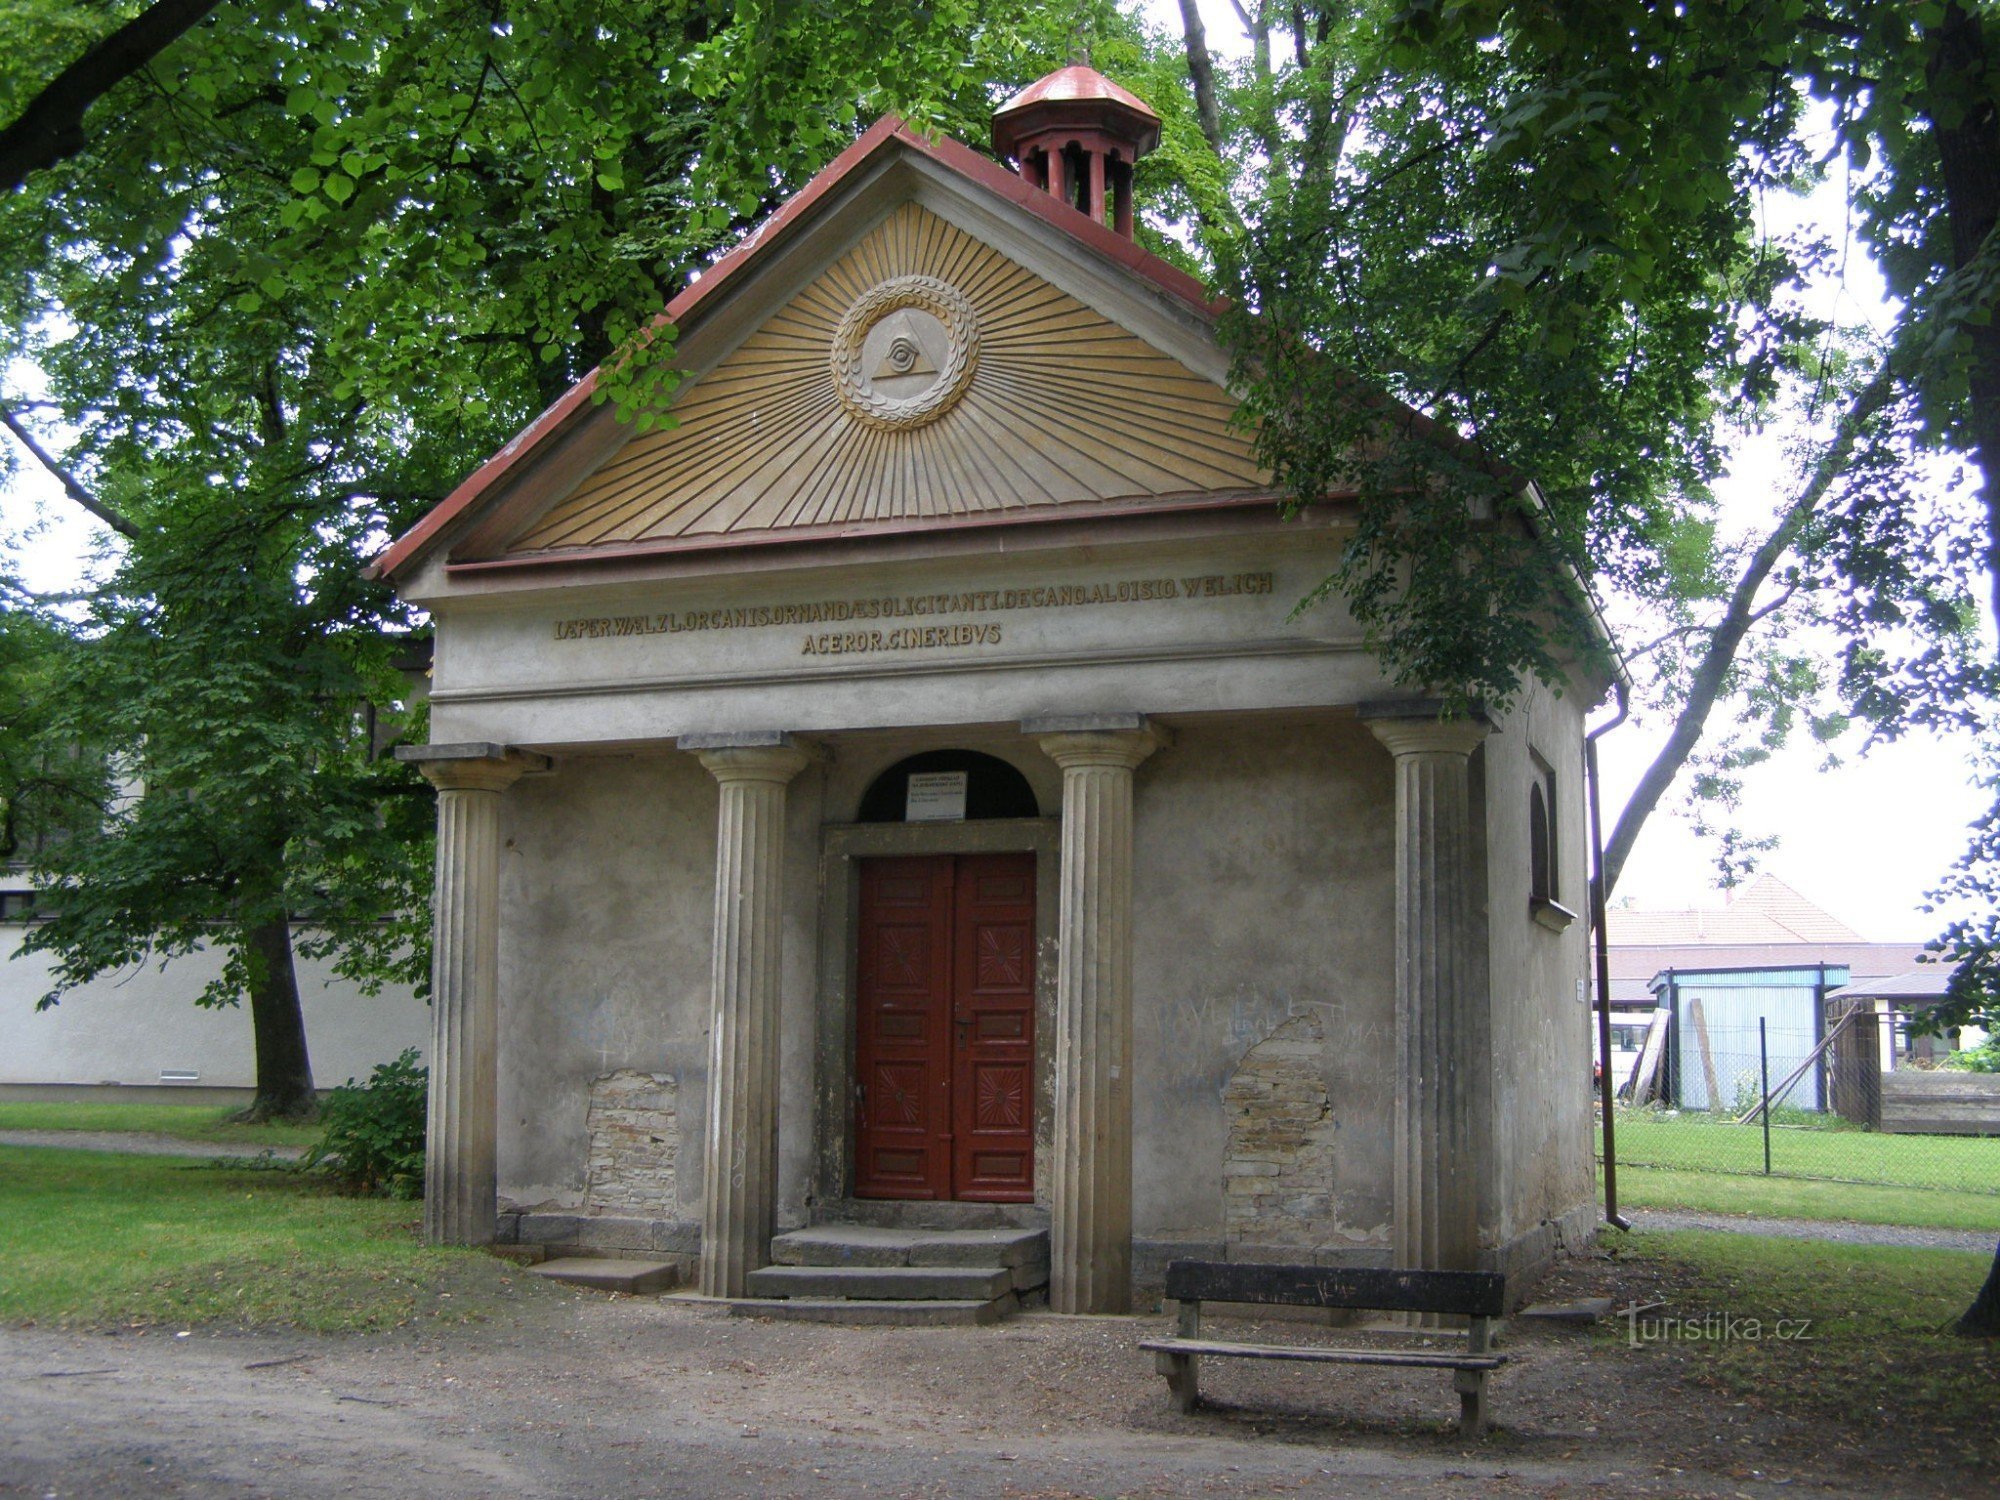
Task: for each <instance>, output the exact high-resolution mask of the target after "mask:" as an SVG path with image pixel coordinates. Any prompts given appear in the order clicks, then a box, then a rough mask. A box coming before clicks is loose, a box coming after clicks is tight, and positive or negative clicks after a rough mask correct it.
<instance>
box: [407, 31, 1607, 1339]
mask: <svg viewBox="0 0 2000 1500" xmlns="http://www.w3.org/2000/svg"><path fill="white" fill-rule="evenodd" d="M1158 131H1159V121H1158V119H1157V117H1156V116H1155V115H1154V114H1153V112H1152V111H1151V110H1150V109H1149V108H1148V107H1147V106H1146V105H1145V104H1143V103H1142V102H1141V101H1139V100H1138V99H1136V98H1134V97H1133V96H1132V95H1130V94H1128V93H1126V92H1125V91H1124V90H1122V89H1120V88H1118V87H1117V86H1116V85H1114V84H1112V83H1111V82H1110V81H1109V80H1107V79H1105V78H1103V77H1102V76H1101V75H1099V74H1097V73H1095V72H1093V71H1091V70H1090V69H1088V68H1083V67H1070V68H1065V69H1063V70H1061V71H1060V72H1057V73H1055V74H1052V75H1050V76H1049V77H1048V78H1046V79H1043V80H1042V81H1041V82H1040V83H1038V84H1036V85H1035V86H1034V87H1033V88H1031V89H1029V90H1028V91H1026V92H1025V93H1023V94H1022V95H1020V96H1018V97H1017V98H1016V99H1014V100H1013V101H1011V102H1010V103H1009V104H1008V105H1007V106H1005V107H1004V108H1003V109H1002V110H1001V111H1000V112H999V114H998V115H997V116H996V117H995V120H994V146H995V148H996V151H997V153H998V155H999V156H1000V157H1001V158H1002V161H995V160H993V159H990V158H988V157H986V156H983V155H981V154H979V153H978V152H975V151H973V150H971V149H969V148H968V147H966V146H965V145H963V144H960V143H958V142H955V141H951V140H941V141H931V140H927V139H926V138H924V137H923V136H921V135H919V134H917V133H916V132H914V131H912V130H911V129H909V128H907V127H905V126H904V125H903V124H902V123H901V122H899V121H897V120H895V119H893V118H891V119H885V120H882V121H880V122H879V123H877V124H876V125H875V126H874V127H873V128H872V129H870V130H869V131H868V132H867V133H866V134H865V135H863V136H862V137H861V138H860V139H859V140H858V141H856V143H855V144H854V145H853V146H852V147H850V148H849V149H848V150H847V151H846V152H844V153H843V154H842V155H841V156H840V157H839V158H838V159H837V160H836V161H834V162H833V163H832V164H831V165H830V166H829V167H828V168H827V169H826V170H825V171H824V172H822V173H821V174H820V175H819V176H818V177H816V178H815V179H814V180H813V181H812V182H811V184H809V185H808V186H807V187H806V188H805V189H804V190H803V191H802V192H800V193H799V194H798V195H797V196H796V197H795V198H793V199H792V200H791V201H789V202H788V203H786V204H785V205H784V206H783V207H782V208H781V209H780V210H778V212H777V213H775V214H774V215H773V216H772V217H771V219H770V220H769V221H768V222H767V223H766V224H765V225H764V226H763V227H762V228H761V229H759V230H758V231H757V232H756V233H755V234H753V235H752V236H750V238H749V239H748V240H747V241H745V242H744V244H743V245H741V246H740V247H739V248H737V249H736V250H735V251H733V252H732V253H731V254H729V255H728V256H726V257H725V258H724V259H722V260H721V261H719V262H718V263H717V264H716V265H714V266H713V267H711V268H710V269H709V270H708V271H707V272H706V273H704V274H703V275H702V276H701V277H700V279H699V280H697V281H696V282H694V283H693V284H692V285H690V286H689V287H688V289H687V290H686V291H684V292H682V293H681V294H680V296H678V297H677V298H676V299H675V300H674V301H673V303H672V304H671V306H670V307H669V309H668V317H669V318H670V319H671V320H672V322H673V323H674V324H675V325H676V327H677V329H678V337H677V342H676V347H675V360H676V364H677V366H678V368H679V370H680V372H681V373H682V376H683V379H682V383H681V384H680V386H679V387H678V390H677V392H676V394H675V397H674V400H673V413H674V417H675V422H674V424H673V425H672V426H670V427H667V428H665V429H663V430H661V429H656V430H650V431H645V432H640V431H637V430H635V428H634V427H633V426H631V425H625V424H621V423H619V422H618V421H617V420H616V419H615V417H614V415H613V413H612V411H611V409H610V407H609V406H608V405H594V404H593V403H592V401H591V394H592V391H593V389H594V387H595V377H594V376H593V377H592V378H590V379H587V380H585V381H584V382H583V383H582V384H581V385H579V386H578V387H577V388H576V389H575V390H573V391H572V392H570V393H569V394H568V395H567V396H565V397H564V398H563V399H562V400H560V401H559V402H557V403H556V405H554V406H553V407H551V408H550V409H549V410H548V411H547V412H545V413H543V414H542V415H541V416H540V417H539V418H537V419H536V420H535V422H534V423H532V424H531V425H530V426H529V427H528V428H527V429H526V430H525V431H524V432H522V433H521V434H520V435H519V436H518V437H517V438H516V439H515V440H514V441H513V442H511V443H510V444H508V446H507V447H506V448H505V449H504V450H502V451H501V453H499V454H498V455H497V456H496V457H494V458H493V459H492V460H491V461H490V462H488V463H487V464H486V465H485V466H484V467H482V468H481V469H479V470H478V471H477V472H476V473H475V474H473V475H472V476H471V477H470V478H469V479H468V480H467V481H466V482H465V483H464V484H463V485H461V486H460V487H459V489H458V490H457V491H455V492H454V493H453V494H452V495H450V496H449V497H448V498H447V499H446V500H444V501H443V502H442V503H441V504H440V505H439V506H438V507H437V508H436V509H435V510H434V511H432V512H431V513H430V514H429V515H428V516H426V517H425V518H424V519H423V520H422V521H421V522H420V523H419V524H418V525H417V526H416V527H415V528H413V529H412V530H411V531H410V532H409V533H408V534H407V535H405V536H403V537H402V538H400V539H399V540H398V541H396V542H395V543H394V545H393V546H392V547H391V548H390V549H389V550H388V551H387V552H386V553H385V554H384V556H383V557H382V558H381V559H379V560H378V563H377V565H376V566H377V568H378V570H379V571H380V572H381V573H383V574H385V575H386V576H388V577H390V578H392V579H393V580H394V581H395V584H396V586H397V588H398V589H399V590H400V592H401V593H402V595H403V596H404V597H405V598H407V599H408V600H410V601H411V602H412V603H414V604H417V605H420V606H421V607H423V608H424V609H425V610H427V611H428V612H429V613H430V615H431V616H432V618H433V620H434V621H435V625H436V661H435V668H434V675H433V682H432V692H431V705H432V707H431V724H432V739H433V743H432V744H430V745H427V746H422V747H416V748H413V749H410V750H407V751H405V752H403V753H404V754H405V755H406V756H407V757H408V758H410V759H414V760H417V761H419V762H421V764H422V767H423V770H424V772H425V774H426V775H427V776H428V777H429V778H430V779H431V780H432V781H433V782H434V783H435V784H436V786H437V788H438V796H439V814H438V830H439V837H438V851H437V860H438V870H437V909H436V923H437V928H436V938H437V941H436V955H435V984H434V1006H435V1022H436V1029H435V1045H434V1047H433V1050H432V1055H431V1064H432V1096H431V1122H430V1156H429V1179H428V1183H427V1197H426V1203H425V1224H426V1229H427V1233H428V1235H429V1237H430V1238H431V1239H433V1240H434V1241H438V1242H445V1243H473V1244H477V1243H486V1242H491V1241H495V1240H501V1241H520V1242H531V1243H537V1244H544V1245H548V1246H550V1247H552V1248H553V1249H555V1250H556V1251H558V1252H561V1251H572V1252H574V1251H585V1250H587V1251H591V1252H595V1253H600V1254H601V1253H607V1252H610V1253H623V1254H632V1255H639V1254H646V1255H653V1256H659V1257H664V1258H667V1259H671V1260H674V1261H676V1262H677V1263H678V1264H679V1265H680V1267H681V1268H682V1270H683V1272H684V1274H686V1275H687V1276H689V1277H690V1278H691V1279H692V1280H694V1281H695V1282H696V1283H697V1284H698V1285H699V1287H700V1289H701V1290H702V1291H704V1292H707V1293H710V1294H712V1295H715V1296H720V1297H730V1298H738V1297H742V1296H744V1295H746V1294H747V1293H755V1292H757V1291H758V1290H759V1289H760V1286H761V1285H762V1284H761V1283H760V1282H759V1281H758V1279H757V1278H758V1275H759V1273H760V1272H763V1271H765V1268H767V1267H768V1266H769V1264H770V1260H771V1257H772V1241H773V1237H774V1235H779V1234H782V1233H784V1232H787V1231H794V1230H798V1229H801V1228H804V1227H809V1226H823V1225H840V1224H864V1225H873V1226H878V1227H884V1228H896V1227H898V1226H905V1227H924V1226H928V1227H943V1228H949V1227H959V1228H992V1229H1012V1230H1020V1231H1028V1232H1030V1233H1039V1232H1040V1231H1046V1234H1047V1242H1046V1249H1045V1250H1044V1251H1041V1252H1039V1254H1040V1255H1041V1257H1042V1259H1041V1260H1039V1261H1037V1260H1036V1259H1035V1258H1034V1257H1033V1256H1031V1257H1029V1258H1028V1260H1027V1261H1026V1262H1024V1264H1026V1265H1027V1266H1028V1270H1026V1271H1023V1272H1021V1274H1020V1275H1018V1276H1017V1278H1016V1280H1017V1283H1019V1286H1018V1289H1019V1290H1020V1291H1022V1292H1032V1291H1034V1290H1036V1289H1037V1288H1036V1287H1035V1286H1034V1285H1031V1284H1030V1283H1031V1282H1032V1281H1033V1278H1034V1276H1035V1275H1037V1274H1039V1275H1040V1277H1041V1278H1042V1280H1045V1281H1046V1283H1047V1293H1048V1297H1049V1300H1050V1303H1051V1305H1052V1306H1053V1307H1054V1308H1056V1309H1057V1310H1059V1311H1068V1312H1122V1311H1125V1310H1127V1309H1129V1308H1131V1307H1132V1306H1133V1305H1134V1299H1135V1296H1137V1297H1139V1298H1140V1299H1142V1300H1143V1299H1144V1298H1145V1296H1146V1295H1147V1293H1148V1291H1149V1289H1153V1288H1157V1287H1158V1285H1159V1282H1160V1277H1161V1273H1162V1269H1163V1266H1164V1263H1165V1261H1166V1260H1167V1259H1168V1258H1170V1257H1172V1256H1176V1255H1198V1256H1204V1257H1209V1258H1237V1257H1242V1258H1251V1259H1258V1258H1261V1259H1286V1260H1316V1261H1319V1262H1322V1263H1326V1264H1361V1265H1397V1266H1408V1267H1425V1268H1474V1267H1478V1268H1487V1269H1499V1270H1504V1271H1509V1272H1512V1273H1515V1274H1516V1275H1517V1276H1520V1275H1521V1274H1522V1273H1531V1272H1533V1271H1534V1270H1536V1269H1538V1268H1540V1267H1541V1266H1543V1265H1545V1264H1547V1263H1548V1262H1549V1261H1550V1260H1551V1259H1552V1258H1553V1257H1554V1256H1555V1255H1556V1254H1557V1253H1559V1252H1560V1251H1561V1250H1562V1249H1563V1248H1564V1247H1565V1246H1573V1245H1576V1244H1578V1243H1580V1242H1582V1241H1584V1240H1585V1239H1587V1238H1588V1236H1589V1234H1590V1232H1591V1227H1592V1225H1593V1223H1594V1221H1595V1204H1594V1195H1595V1194H1594V1176H1593V1161H1592V1137H1591V1124H1590V1106H1591V1100H1592V1095H1591V1084H1590V1068H1591V1051H1590V1034H1589V1012H1588V1010H1587V1007H1586V1006H1585V1005H1584V1004H1583V1003H1582V1001H1583V997H1584V994H1585V992H1586V987H1585V984H1584V979H1585V974H1586V963H1585V943H1584V930H1583V924H1581V923H1577V922H1573V921H1572V920H1571V918H1570V913H1572V912H1574V911H1577V910H1580V909H1581V908H1582V906H1583V904H1584V893H1585V880H1586V871H1585V856H1584V840H1583V836H1582V835H1583V826H1584V824H1583V798H1582V786H1581V765H1582V730H1583V715H1584V713H1585V710H1586V709H1587V707H1588V706H1589V705H1590V704H1591V703H1592V702H1594V701H1595V699H1596V697H1597V696H1598V694H1599V692H1600V691H1601V689H1602V687H1603V685H1604V684H1603V683H1602V682H1601V681H1597V680H1594V679H1592V678H1591V677H1590V676H1589V674H1588V672H1587V671H1586V669H1585V668H1584V667H1582V666H1581V665H1580V666H1579V667H1578V668H1577V670H1576V674H1575V680H1574V682H1573V683H1572V684H1571V685H1570V686H1569V688H1568V690H1567V691H1564V692H1562V693H1560V694H1558V693H1555V692H1552V691H1550V690H1549V689H1548V688H1546V687H1545V686H1542V685H1540V684H1536V685H1533V686H1531V687H1529V688H1528V689H1527V690H1525V691H1524V692H1523V694H1522V695H1521V697H1520V699H1519V701H1518V702H1517V703H1516V704H1515V705H1514V706H1512V707H1510V708H1509V709H1507V710H1506V711H1505V712H1503V713H1496V714H1493V715H1491V716H1487V715H1481V714H1474V715H1471V716H1466V715H1463V714H1461V715H1458V716H1455V717H1454V716H1448V715H1445V714H1442V713H1441V711H1440V708H1439V705H1438V703H1437V702H1436V701H1434V700H1430V699H1426V698H1423V697H1419V696H1412V695H1411V694H1409V693H1408V692H1407V691H1406V690H1401V689H1398V688H1397V687H1396V686H1395V685H1394V684H1393V683H1392V682H1391V681H1390V679H1389V678H1388V677H1387V676H1386V675H1385V673H1384V671H1383V668H1382V666H1381V664H1380V663H1379V661H1378V660H1377V659H1376V657H1375V656H1374V655H1373V654H1371V652H1370V651H1369V649H1368V647H1367V645H1366V644H1365V642H1364V639H1363V634H1362V632H1361V630H1360V629H1359V628H1358V627H1357V626H1356V624H1355V622H1354V621H1353V620H1352V619H1351V618H1350V617H1349V616H1348V615H1347V614H1346V613H1345V612H1344V611H1343V610H1342V608H1341V607H1340V604H1339V602H1338V601H1337V600H1335V601H1329V602H1327V603H1324V604H1321V605H1319V606H1317V607H1316V608H1314V609H1311V610H1309V611H1305V612H1303V613H1296V614H1295V612H1294V606H1295V605H1297V603H1298V602H1299V601H1300V600H1301V599H1303V598H1305V597H1306V596H1307V595H1308V594H1309V593H1311V592H1312V591H1313V589H1314V588H1315V586H1316V585H1318V584H1319V583H1320V582H1321V581H1322V580H1323V579H1324V578H1326V577H1327V576H1328V574H1329V573H1330V572H1332V571H1333V569H1334V567H1335V565H1336V562H1337V559H1338V556H1339V550H1340V547H1341V544H1342V540H1343V537H1344V535H1345V531H1344V527H1345V526H1346V525H1347V524H1348V523H1347V519H1346V517H1345V514H1344V512H1343V508H1342V506H1341V504H1340V503H1339V502H1338V500H1337V499H1333V500H1330V501H1329V502H1328V503H1327V504H1325V505H1322V506H1317V507H1312V508H1310V509H1309V510H1308V511H1307V512H1306V513H1305V514H1303V515H1301V516H1299V517H1298V518H1296V519H1292V520H1285V519H1281V517H1280V513H1279V505H1278V501H1279V498H1280V496H1279V495H1278V492H1277V490H1276V489H1275V488H1274V485H1273V483H1272V479H1271V476H1270V475H1269V474H1268V473H1266V472H1265V471H1264V470H1263V469H1262V468H1261V467H1260V465H1259V463H1258V461H1257V458H1256V455H1255V452H1254V445H1253V441H1252V438H1251V435H1250V434H1249V433H1248V432H1247V431H1245V430H1244V428H1243V427H1242V426H1241V425H1239V424H1238V423H1237V422H1236V420H1235V416H1236V410H1237V403H1236V401H1235V400H1234V399H1233V398H1232V396H1231V394H1230V390H1229V387H1228V371H1229V364H1230V358H1229V354H1228V352H1227V350H1226V349H1225V348H1224V347H1223V346H1222V344H1221V343H1220V341H1219V340H1218V337H1217V333H1216V320H1217V317H1218V314H1219V312H1220V311H1221V309H1220V307H1219V306H1218V305H1217V304H1216V303H1214V302H1213V301H1211V300H1210V298H1209V297H1208V295H1207V294H1206V293H1205V292H1204V290H1203V289H1202V287H1201V286H1200V285H1199V284H1198V283H1196V282H1195V281H1193V280H1192V279H1191V278H1189V277H1188V276H1186V275H1185V274H1183V273H1182V272H1180V271H1179V270H1177V269H1175V268H1173V267H1172V266H1170V265H1168V264H1166V263H1165V262H1163V261H1161V260H1159V259H1157V258H1156V257H1154V256H1152V255H1150V254H1149V253H1147V252H1146V251H1145V250H1143V249H1142V248H1141V247H1140V246H1139V245H1138V244H1136V243H1135V242H1134V240H1133V238H1132V191H1131V184H1132V167H1133V163H1134V162H1135V161H1136V160H1137V158H1138V157H1139V156H1140V155H1141V153H1143V152H1144V151H1146V150H1147V149H1148V148H1149V147H1150V146H1152V145H1153V144H1155V143H1156V142H1157V139H1158ZM1008 159H1011V160H1012V161H1013V162H1014V163H1015V164H1016V167H1017V169H1016V170H1010V169H1009V167H1008V166H1006V165H1004V164H1003V162H1004V161H1005V160H1008ZM1494 524H1496V525H1497V524H1517V523H1515V522H1512V521H1504V522H1495V523H1494ZM766 1274H768V1273H766ZM1526 1279H1531V1278H1528V1277H1523V1280H1526Z"/></svg>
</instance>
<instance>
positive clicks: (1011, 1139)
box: [854, 854, 1035, 1203]
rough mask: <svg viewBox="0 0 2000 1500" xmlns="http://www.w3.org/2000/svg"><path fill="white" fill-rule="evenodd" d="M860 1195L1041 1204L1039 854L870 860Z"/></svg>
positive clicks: (861, 959) (861, 999) (866, 868)
mask: <svg viewBox="0 0 2000 1500" xmlns="http://www.w3.org/2000/svg"><path fill="white" fill-rule="evenodd" d="M856 947H857V950H858V965H857V967H858V971H859V972H858V976H857V978H858V981H859V982H858V985H857V1011H858V1016H857V1024H856V1039H855V1078H856V1081H857V1083H858V1084H859V1088H858V1090H857V1100H858V1103H857V1106H856V1108H857V1111H858V1113H857V1116H856V1119H855V1132H854V1135H855V1189H854V1190H855V1193H856V1195H857V1196H859V1197H863V1198H958V1199H969V1200H973V1201H977V1202H986V1203H1025V1202H1029V1201H1031V1200H1032V1199H1033V1198H1034V1193H1035V1151H1034V1147H1035V1108H1034V1099H1035V1092H1034V1078H1035V857H1034V855H1032V854H942V855H925V856H920V857H916V858H907V859H870V860H864V861H862V862H861V928H860V932H859V934H858V942H857V944H856Z"/></svg>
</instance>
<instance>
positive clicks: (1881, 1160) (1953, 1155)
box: [1616, 1112, 2000, 1199]
mask: <svg viewBox="0 0 2000 1500" xmlns="http://www.w3.org/2000/svg"><path fill="white" fill-rule="evenodd" d="M1616 1128H1617V1140H1618V1162H1619V1165H1621V1166H1624V1165H1627V1164H1629V1165H1632V1166H1635V1167H1637V1166H1646V1167H1661V1168H1665V1169H1668V1170H1675V1171H1694V1172H1714V1173H1728V1174H1737V1175H1753V1174H1754V1175H1756V1176H1759V1177H1761V1176H1762V1175H1763V1173H1764V1133H1763V1131H1762V1130H1760V1129H1758V1128H1757V1127H1755V1126H1751V1125H1734V1124H1731V1123H1730V1122H1729V1121H1727V1120H1718V1119H1717V1118H1716V1117H1714V1116H1712V1115H1707V1114H1696V1113H1687V1114H1680V1115H1654V1114H1651V1113H1650V1112H1647V1113H1632V1114H1627V1115H1625V1116H1623V1117H1622V1118H1620V1119H1619V1120H1618V1121H1617V1127H1616ZM1771 1171H1772V1173H1773V1174H1774V1175H1775V1176H1780V1177H1809V1178H1819V1179H1823V1180H1829V1181H1844V1182H1861V1183H1871V1184H1877V1185H1880V1186H1883V1187H1911V1188H1939V1189H1944V1190H1947V1191H1954V1192H1961V1193H1980V1192H1985V1193H1990V1194H1992V1195H1993V1196H1994V1197H1995V1198H1996V1199H2000V1138H1996V1137H1978V1136H1948V1135H1879V1134H1876V1133H1874V1132H1871V1131H1857V1130H1820V1129H1810V1128H1797V1127H1793V1126H1787V1125H1778V1126H1776V1127H1774V1128H1773V1129H1772V1131H1771Z"/></svg>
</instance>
